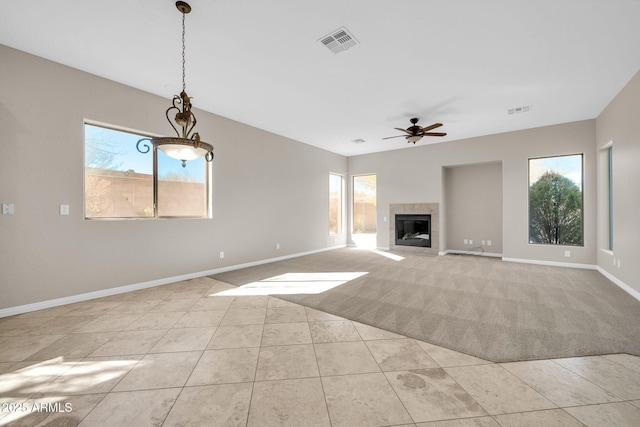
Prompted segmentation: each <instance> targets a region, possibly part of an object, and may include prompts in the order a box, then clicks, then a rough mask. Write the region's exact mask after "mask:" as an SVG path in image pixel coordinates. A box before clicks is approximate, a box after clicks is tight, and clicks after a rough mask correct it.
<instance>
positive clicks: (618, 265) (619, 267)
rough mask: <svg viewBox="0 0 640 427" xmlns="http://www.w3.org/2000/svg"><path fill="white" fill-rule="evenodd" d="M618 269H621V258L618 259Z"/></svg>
mask: <svg viewBox="0 0 640 427" xmlns="http://www.w3.org/2000/svg"><path fill="white" fill-rule="evenodd" d="M618 268H620V258H618Z"/></svg>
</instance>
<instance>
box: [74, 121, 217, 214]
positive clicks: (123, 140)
mask: <svg viewBox="0 0 640 427" xmlns="http://www.w3.org/2000/svg"><path fill="white" fill-rule="evenodd" d="M84 128H85V158H84V188H85V190H84V193H85V218H159V217H163V218H167V217H181V218H208V217H210V212H211V209H210V203H211V202H210V200H211V198H210V185H209V182H210V175H211V174H210V165H209V163H208V162H206V161H205V160H204V158H200V159H197V160H192V161H189V162H187V166H186V167H184V168H183V167H182V164H181V162H180V161H179V160H175V159H172V158H170V157H168V156H167V155H165V154H164V153H162V151H159V150H154V149H151V150H149V151H148V152H147V153H141V152H139V151H138V150H137V149H136V144H137V143H138V141H139V140H140V139H142V138H146V137H147V136H146V135H140V134H135V133H131V132H125V131H121V130H115V129H110V128H106V127H102V126H96V125H92V124H85V126H84Z"/></svg>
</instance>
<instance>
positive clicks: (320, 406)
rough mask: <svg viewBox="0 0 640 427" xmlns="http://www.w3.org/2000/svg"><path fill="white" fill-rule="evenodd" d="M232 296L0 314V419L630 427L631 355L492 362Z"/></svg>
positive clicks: (177, 293) (203, 286) (30, 422)
mask: <svg viewBox="0 0 640 427" xmlns="http://www.w3.org/2000/svg"><path fill="white" fill-rule="evenodd" d="M232 288H233V287H232V286H230V285H227V284H224V283H222V282H218V281H215V280H212V279H209V278H200V279H194V280H189V281H184V282H179V283H174V284H171V285H166V286H160V287H156V288H151V289H146V290H141V291H136V292H130V293H127V294H121V295H115V296H112V297H108V298H102V299H98V300H92V301H87V302H81V303H77V304H70V305H66V306H61V307H56V308H52V309H47V310H41V311H38V312H33V313H27V314H23V315H19V316H14V317H10V318H3V319H0V405H1V408H0V409H1V411H0V425H16V426H23V425H24V426H35V425H48V426H55V425H64V426H73V425H78V424H79V425H81V426H109V427H112V426H141V425H158V426H159V425H164V426H178V425H184V426H199V425H202V426H227V425H230V426H279V425H289V426H296V427H297V426H314V425H322V426H356V425H363V426H392V425H415V426H423V427H426V426H430V427H453V426H457V427H465V426H468V427H471V426H474V427H496V426H503V427H506V426H525V427H526V426H582V425H586V426H597V427H601V426H640V357H635V356H630V355H624V354H617V355H606V356H593V357H577V358H568V359H555V360H537V361H530V362H513V363H501V364H496V363H491V362H487V361H485V360H481V359H478V358H475V357H471V356H468V355H465V354H462V353H458V352H455V351H451V350H447V349H445V348H442V347H438V346H435V345H431V344H428V343H425V342H421V341H417V340H414V339H409V338H406V337H403V336H401V335H397V334H394V333H391V332H387V331H383V330H381V329H378V328H374V327H371V326H367V325H363V324H360V323H357V322H352V321H350V320H347V319H343V318H340V317H337V316H334V315H331V314H327V313H323V312H320V311H317V310H313V309H311V308H306V307H302V306H299V305H296V304H292V303H289V302H286V301H283V300H280V299H277V298H273V297H270V296H243V297H230V296H216V294H218V293H219V292H222V291H224V290H227V289H232Z"/></svg>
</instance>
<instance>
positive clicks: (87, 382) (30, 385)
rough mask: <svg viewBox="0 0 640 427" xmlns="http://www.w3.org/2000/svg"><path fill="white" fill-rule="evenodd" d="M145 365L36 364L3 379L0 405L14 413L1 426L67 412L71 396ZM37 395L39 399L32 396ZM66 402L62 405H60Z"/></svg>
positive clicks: (127, 362) (113, 362)
mask: <svg viewBox="0 0 640 427" xmlns="http://www.w3.org/2000/svg"><path fill="white" fill-rule="evenodd" d="M137 363H143V362H139V361H138V360H136V359H131V360H100V361H95V362H93V361H92V362H88V361H82V362H79V361H68V360H65V359H64V357H56V358H53V359H49V360H46V361H43V362H34V363H33V364H32V365H29V366H26V367H24V368H22V369H18V370H16V371H10V372H5V373H4V374H2V375H0V396H2V399H1V401H2V402H3V404H6V405H7V407H12V408H14V409H15V410H12V411H10V414H9V415H6V416H5V417H3V418H0V426H3V425H7V424H8V423H13V422H15V421H17V420H18V419H20V418H22V417H24V416H26V415H29V414H32V413H33V412H38V411H39V410H42V408H45V409H46V410H45V412H46V411H48V410H50V409H51V408H54V409H55V411H56V412H59V411H64V412H68V411H69V407H68V405H67V406H65V403H64V402H68V398H69V395H68V394H71V395H81V394H84V393H83V392H87V391H88V390H90V389H92V388H95V387H96V386H97V385H99V384H101V383H105V382H107V381H112V380H115V379H117V378H121V377H123V376H125V375H126V374H127V373H128V372H129V371H130V370H131V368H132V367H133V366H134V365H135V364H137ZM34 393H37V394H38V395H39V397H38V398H37V399H34V398H33V397H29V396H32V395H33V394H34ZM61 402H63V403H61Z"/></svg>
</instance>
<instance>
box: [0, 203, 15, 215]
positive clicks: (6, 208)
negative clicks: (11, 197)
mask: <svg viewBox="0 0 640 427" xmlns="http://www.w3.org/2000/svg"><path fill="white" fill-rule="evenodd" d="M13 212H14V207H13V203H3V204H2V215H13Z"/></svg>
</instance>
